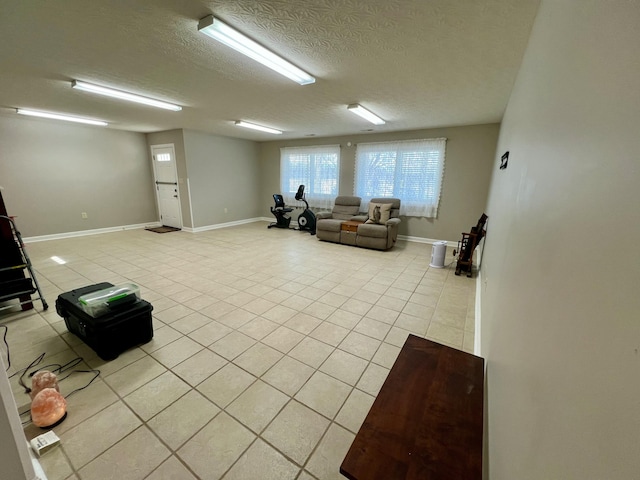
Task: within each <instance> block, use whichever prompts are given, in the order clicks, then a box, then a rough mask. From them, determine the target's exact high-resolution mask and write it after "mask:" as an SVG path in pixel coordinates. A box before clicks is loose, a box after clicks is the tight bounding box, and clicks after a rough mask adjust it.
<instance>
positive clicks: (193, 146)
mask: <svg viewBox="0 0 640 480" xmlns="http://www.w3.org/2000/svg"><path fill="white" fill-rule="evenodd" d="M184 145H185V158H186V161H187V171H188V177H189V184H190V185H191V202H192V209H193V223H194V228H199V227H208V226H212V225H218V224H222V223H228V222H234V221H242V220H247V219H251V218H255V217H258V216H259V215H260V200H259V196H258V192H259V190H260V183H261V181H262V179H261V177H260V170H259V160H258V144H257V143H256V142H252V141H249V140H241V139H236V138H229V137H221V136H218V135H211V134H208V133H203V132H195V131H192V130H185V131H184ZM225 209H226V211H225Z"/></svg>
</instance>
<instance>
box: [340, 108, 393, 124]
mask: <svg viewBox="0 0 640 480" xmlns="http://www.w3.org/2000/svg"><path fill="white" fill-rule="evenodd" d="M347 109H348V110H349V111H350V112H353V113H355V114H356V115H360V116H361V117H362V118H364V119H365V120H368V121H370V122H371V123H373V124H374V125H384V124H385V121H384V120H382V119H381V118H380V117H379V116H377V115H376V114H375V113H371V112H370V111H369V110H367V109H366V108H364V107H363V106H362V105H358V104H357V103H352V104H351V105H347Z"/></svg>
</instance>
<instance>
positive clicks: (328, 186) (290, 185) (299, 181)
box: [280, 145, 340, 208]
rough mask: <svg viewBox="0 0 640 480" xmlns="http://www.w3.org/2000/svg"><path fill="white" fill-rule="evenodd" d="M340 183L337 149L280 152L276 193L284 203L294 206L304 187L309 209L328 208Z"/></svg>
mask: <svg viewBox="0 0 640 480" xmlns="http://www.w3.org/2000/svg"><path fill="white" fill-rule="evenodd" d="M339 183H340V145H322V146H317V147H316V146H314V147H284V148H281V149H280V190H281V194H282V196H283V197H284V201H285V203H287V204H288V203H293V202H295V201H296V200H295V194H296V192H297V191H298V187H299V186H300V185H304V186H305V190H304V192H305V195H306V199H307V202H309V205H310V206H312V207H320V208H330V207H331V205H332V203H333V200H334V199H335V197H336V196H337V195H338V185H339Z"/></svg>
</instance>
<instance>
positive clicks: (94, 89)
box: [71, 80, 182, 112]
mask: <svg viewBox="0 0 640 480" xmlns="http://www.w3.org/2000/svg"><path fill="white" fill-rule="evenodd" d="M71 87H73V88H77V89H78V90H83V91H85V92H91V93H97V94H98V95H104V96H106V97H112V98H119V99H120V100H127V101H129V102H135V103H142V104H143V105H149V106H152V107H158V108H164V109H165V110H173V111H174V112H178V111H180V110H182V107H181V106H180V105H174V104H173V103H167V102H162V101H160V100H155V99H153V98H147V97H142V96H140V95H135V94H133V93H128V92H121V91H120V90H114V89H113V88H107V87H101V86H100V85H93V84H91V83H87V82H81V81H79V80H74V81H73V82H71Z"/></svg>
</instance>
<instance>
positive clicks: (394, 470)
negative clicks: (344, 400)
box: [340, 335, 484, 480]
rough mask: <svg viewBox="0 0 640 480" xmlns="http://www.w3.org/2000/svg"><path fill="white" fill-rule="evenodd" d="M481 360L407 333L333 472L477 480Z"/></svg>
mask: <svg viewBox="0 0 640 480" xmlns="http://www.w3.org/2000/svg"><path fill="white" fill-rule="evenodd" d="M483 389H484V360H483V359H482V358H480V357H476V356H474V355H471V354H468V353H465V352H462V351H460V350H456V349H454V348H450V347H447V346H445V345H441V344H439V343H436V342H432V341H430V340H426V339H423V338H420V337H416V336H415V335H409V337H408V338H407V341H406V343H405V344H404V346H403V347H402V350H401V351H400V354H399V355H398V358H397V360H396V362H395V364H394V365H393V368H392V369H391V371H390V372H389V375H388V376H387V379H386V381H385V382H384V385H383V386H382V389H381V390H380V393H379V394H378V396H377V398H376V400H375V402H374V403H373V406H372V407H371V410H370V411H369V414H368V415H367V418H366V419H365V421H364V423H363V424H362V427H361V428H360V431H359V432H358V434H357V435H356V438H355V439H354V441H353V444H352V445H351V448H350V449H349V452H348V453H347V456H346V457H345V459H344V461H343V462H342V465H341V466H340V473H342V474H343V475H344V476H345V477H347V478H349V479H351V480H376V479H380V480H393V479H421V480H435V479H438V480H440V479H442V480H457V479H460V480H473V479H481V478H482V439H483V435H482V415H483V400H484V394H483Z"/></svg>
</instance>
